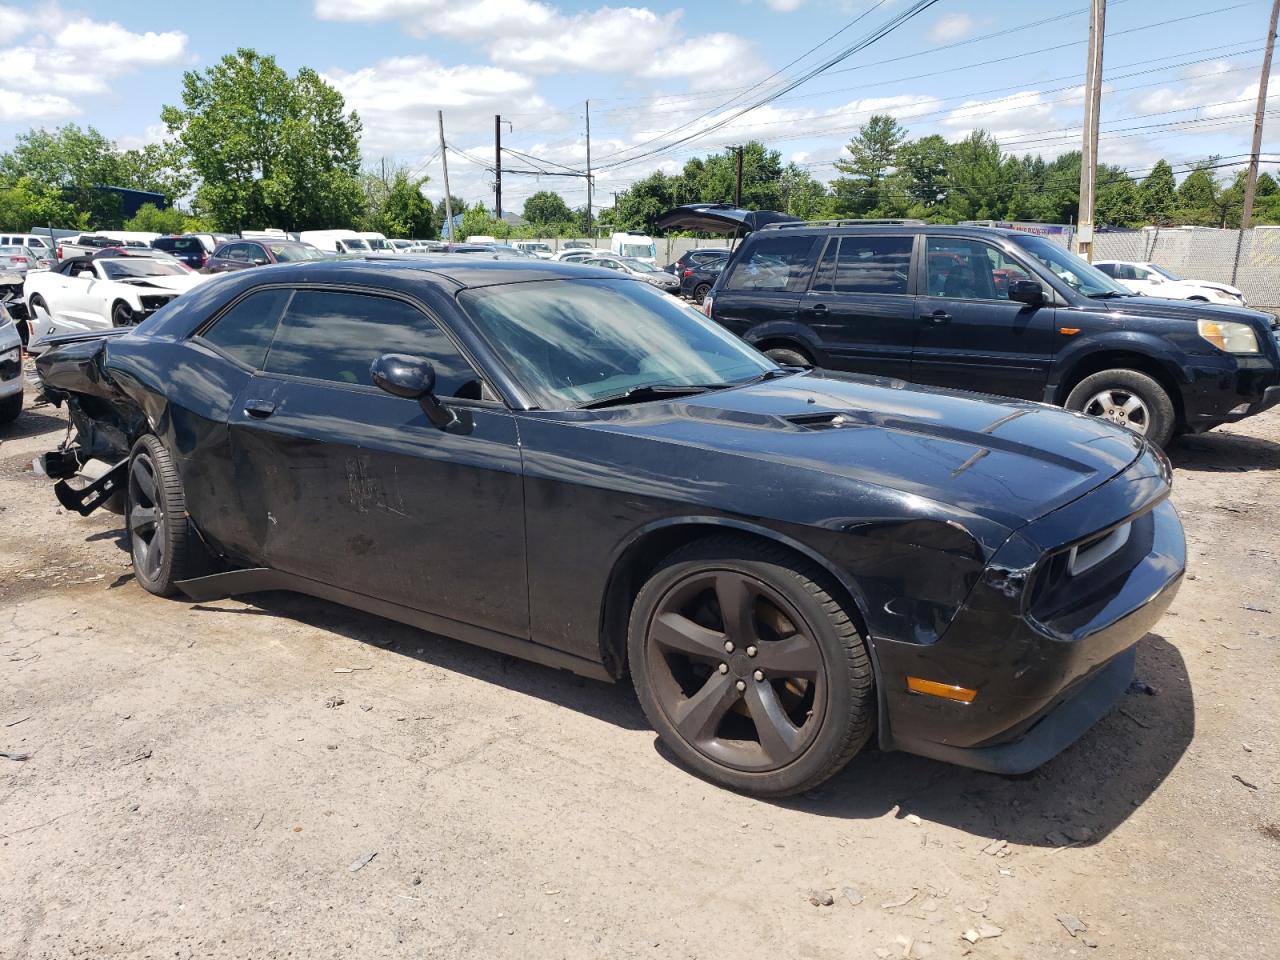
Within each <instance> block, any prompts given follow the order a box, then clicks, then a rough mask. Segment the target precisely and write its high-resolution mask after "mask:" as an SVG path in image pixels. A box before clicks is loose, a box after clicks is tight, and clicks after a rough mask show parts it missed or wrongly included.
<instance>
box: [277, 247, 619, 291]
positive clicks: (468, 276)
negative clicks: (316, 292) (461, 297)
mask: <svg viewBox="0 0 1280 960" xmlns="http://www.w3.org/2000/svg"><path fill="white" fill-rule="evenodd" d="M281 266H283V265H278V266H275V267H272V268H271V271H272V273H271V276H272V277H275V278H282V277H283V276H284V273H283V272H282V271H281ZM287 268H288V273H289V275H290V277H291V281H290V282H292V281H296V282H314V283H361V284H370V285H373V284H376V282H377V280H378V278H379V277H386V276H387V275H388V274H389V273H390V274H394V275H395V276H396V277H398V278H400V279H401V280H404V279H409V278H412V279H419V278H420V279H421V280H423V281H425V282H428V283H434V284H438V285H441V286H448V287H449V288H450V289H451V290H453V291H457V290H463V289H468V288H471V287H490V286H495V285H497V284H503V283H529V282H531V281H535V280H563V279H569V278H573V279H578V280H583V279H591V278H595V279H600V280H617V279H618V274H617V273H616V272H614V271H612V270H595V269H592V268H590V267H584V266H581V265H580V264H567V263H557V262H556V261H554V260H531V259H524V258H523V257H522V258H520V259H518V260H516V259H512V260H490V259H488V258H487V257H481V258H477V259H468V258H466V257H453V256H449V255H448V254H442V255H439V256H433V255H430V254H427V255H423V256H420V257H406V256H403V255H385V256H379V255H374V256H368V257H353V258H350V259H345V260H310V261H307V262H300V263H295V264H288V265H287ZM262 272H263V273H266V272H267V271H262ZM628 282H630V281H628Z"/></svg>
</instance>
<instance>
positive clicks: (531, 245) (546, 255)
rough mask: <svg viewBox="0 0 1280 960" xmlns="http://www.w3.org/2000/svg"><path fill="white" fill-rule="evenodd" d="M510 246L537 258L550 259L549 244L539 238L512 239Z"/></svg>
mask: <svg viewBox="0 0 1280 960" xmlns="http://www.w3.org/2000/svg"><path fill="white" fill-rule="evenodd" d="M511 246H513V247H515V248H516V249H517V250H519V251H520V252H521V253H527V254H530V255H532V256H535V257H537V258H538V259H539V260H550V259H551V253H552V251H551V245H550V244H547V243H543V242H542V241H541V240H512V241H511Z"/></svg>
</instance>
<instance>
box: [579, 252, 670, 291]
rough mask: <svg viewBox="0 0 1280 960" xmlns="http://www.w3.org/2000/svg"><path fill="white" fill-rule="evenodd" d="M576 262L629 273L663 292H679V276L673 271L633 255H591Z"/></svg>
mask: <svg viewBox="0 0 1280 960" xmlns="http://www.w3.org/2000/svg"><path fill="white" fill-rule="evenodd" d="M578 262H579V263H581V264H582V265H583V266H587V267H603V268H604V269H606V270H617V271H619V272H620V273H627V274H630V275H631V276H633V277H638V278H639V279H641V280H645V281H647V282H649V283H652V284H653V285H654V286H655V287H658V288H660V289H661V290H662V291H663V292H664V293H672V294H679V293H680V278H679V277H677V276H676V275H675V274H673V273H667V271H665V270H659V269H658V268H657V267H655V266H654V265H653V264H651V263H645V262H644V261H643V260H637V259H635V257H591V258H590V259H587V260H579V261H578Z"/></svg>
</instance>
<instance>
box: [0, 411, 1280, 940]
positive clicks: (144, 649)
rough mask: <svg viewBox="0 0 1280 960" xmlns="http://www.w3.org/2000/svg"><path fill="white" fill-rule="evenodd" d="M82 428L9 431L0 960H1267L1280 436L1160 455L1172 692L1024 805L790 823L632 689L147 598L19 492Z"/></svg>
mask: <svg viewBox="0 0 1280 960" xmlns="http://www.w3.org/2000/svg"><path fill="white" fill-rule="evenodd" d="M29 400H30V397H29V396H28V401H29ZM63 429H64V422H63V420H62V418H61V417H60V416H59V415H58V414H57V411H53V410H50V409H49V408H43V409H40V410H28V411H27V412H26V413H24V414H23V417H22V419H21V420H19V421H18V424H17V426H16V429H13V430H11V431H10V432H9V433H7V434H3V435H0V436H3V437H4V439H3V440H0V529H2V530H3V535H0V623H2V624H3V626H2V627H0V657H2V658H3V659H2V660H0V664H2V665H3V673H2V674H0V676H2V677H3V686H2V687H0V751H8V752H25V753H30V755H31V756H30V759H29V760H26V761H25V762H17V761H12V760H7V759H2V758H0V957H5V958H37V957H41V958H63V957H91V958H102V957H155V958H160V957H166V958H174V957H178V958H186V957H245V958H268V957H286V956H288V957H306V958H328V957H342V958H349V957H415V958H416V957H433V958H434V957H484V958H494V957H521V958H526V957H538V958H542V957H574V958H577V957H583V958H603V957H609V958H614V957H617V958H630V957H662V958H668V957H670V958H694V957H697V958H725V957H733V958H738V960H745V958H754V957H768V958H802V957H803V958H859V957H866V958H876V957H890V956H892V957H906V956H912V957H917V958H921V957H937V958H946V957H960V956H965V955H971V956H973V957H978V958H981V957H993V958H994V957H1004V958H1054V957H1068V956H1077V957H1097V958H1103V957H1106V958H1126V957H1134V958H1148V957H1172V958H1183V957H1196V958H1210V957H1211V958H1218V957H1231V958H1244V957H1263V956H1274V955H1275V954H1274V945H1275V944H1276V943H1277V942H1280V892H1278V891H1280V804H1278V803H1277V797H1278V796H1280V719H1278V718H1280V684H1277V677H1278V676H1280V669H1278V668H1280V656H1278V655H1277V646H1278V643H1280V572H1278V570H1280V473H1278V472H1277V471H1278V470H1280V413H1272V414H1270V415H1268V416H1266V417H1264V418H1260V419H1256V420H1253V421H1250V422H1248V423H1246V424H1244V425H1241V426H1238V427H1234V428H1231V429H1229V430H1222V431H1218V432H1217V433H1214V434H1211V435H1209V436H1205V437H1199V438H1194V439H1191V440H1188V441H1186V442H1184V443H1183V444H1182V445H1181V446H1180V447H1178V449H1177V450H1176V451H1175V461H1176V463H1177V466H1178V470H1177V490H1176V494H1175V499H1176V502H1177V505H1178V507H1179V509H1180V510H1181V511H1182V516H1183V518H1184V520H1185V522H1186V525H1187V534H1188V539H1189V546H1190V552H1191V558H1192V560H1191V575H1190V579H1189V580H1188V582H1187V583H1186V584H1185V586H1184V588H1183V590H1182V592H1181V594H1180V595H1179V597H1178V599H1177V601H1176V603H1175V605H1174V607H1173V610H1172V611H1171V612H1170V613H1169V615H1168V616H1167V617H1166V618H1165V619H1164V620H1163V621H1162V622H1161V623H1160V624H1159V626H1158V631H1159V633H1158V634H1152V635H1150V636H1148V637H1147V638H1146V639H1145V640H1144V641H1143V642H1142V645H1141V647H1140V654H1139V672H1140V676H1141V678H1142V679H1143V680H1144V681H1146V682H1147V683H1148V684H1150V685H1151V686H1152V687H1153V688H1154V691H1155V692H1154V694H1153V695H1146V694H1142V693H1135V694H1131V695H1129V696H1128V697H1126V699H1125V702H1124V703H1123V704H1122V706H1121V709H1119V710H1117V711H1114V712H1113V713H1112V714H1111V715H1110V716H1108V717H1107V718H1106V719H1105V720H1103V722H1102V723H1100V724H1099V725H1098V726H1097V727H1096V728H1095V729H1094V730H1093V731H1092V732H1090V733H1089V734H1088V735H1087V736H1086V737H1085V738H1084V739H1083V740H1082V741H1081V742H1080V743H1078V744H1077V745H1076V746H1074V747H1073V748H1072V749H1070V750H1068V751H1067V752H1066V753H1065V754H1064V755H1063V756H1061V757H1059V758H1058V759H1057V760H1055V761H1054V762H1052V763H1050V764H1049V765H1048V766H1046V767H1044V768H1043V769H1041V770H1040V771H1038V772H1037V773H1035V774H1033V775H1031V776H1029V777H1027V778H1023V779H1018V780H1008V779H1001V778H997V777H992V776H988V775H984V774H978V773H973V772H970V771H966V770H961V769H957V768H954V767H950V766H946V765H943V764H939V763H935V762H932V761H928V760H923V759H917V758H913V757H909V756H903V755H896V754H893V755H881V754H878V753H876V752H874V751H872V752H869V753H867V754H865V755H863V756H862V757H860V758H859V759H857V760H855V761H854V763H853V764H852V765H851V766H850V767H849V768H848V769H847V770H846V771H845V772H844V773H843V774H842V775H841V776H839V777H838V778H837V779H836V780H834V781H833V782H831V783H829V784H828V785H826V786H825V787H823V788H822V789H821V790H819V791H818V792H817V793H816V794H814V795H812V796H808V797H805V798H803V799H800V800H797V801H795V802H788V803H762V802H757V801H754V800H750V799H747V798H744V797H740V796H735V795H733V794H731V793H726V792H724V791H722V790H718V789H715V788H713V787H711V786H708V785H707V784H705V783H702V782H700V781H699V780H697V779H695V778H693V777H691V776H689V775H687V774H686V773H684V772H682V771H681V770H680V769H679V768H678V767H676V766H674V765H673V763H672V762H671V761H670V759H669V758H668V756H667V755H666V754H665V752H664V751H663V750H662V748H661V747H659V746H658V745H657V743H656V741H655V737H654V735H653V734H652V733H651V732H650V730H649V729H648V727H647V726H646V724H645V721H644V718H643V717H642V716H641V713H640V710H639V708H638V706H637V704H636V700H635V697H634V695H633V694H632V692H631V691H630V689H629V688H628V687H625V686H609V685H605V684H597V683H594V682H589V681H584V680H580V679H577V678H574V677H572V676H570V675H568V674H564V673H559V672H556V671H552V670H548V669H544V668H541V667H537V666H533V665H531V664H527V663H523V662H519V661H515V660H511V659H507V658H504V657H502V656H498V655H496V654H492V653H489V652H486V651H482V650H477V649H474V648H471V647H467V646H465V645H463V644H460V643H456V642H454V641H451V640H444V639H440V638H436V637H432V636H429V635H426V634H423V633H420V632H418V631H415V630H411V629H408V628H405V627H402V626H398V625H396V624H392V623H388V622H386V621H382V620H379V619H377V618H375V617H369V616H365V615H362V614H357V613H353V612H350V611H347V610H344V609H342V608H339V607H335V606H332V605H329V604H325V603H322V602H319V601H313V600H309V599H305V598H299V597H292V596H283V595H263V596H260V597H255V598H252V599H253V602H252V603H242V602H239V601H227V602H219V603H215V604H207V605H201V604H197V605H193V604H190V603H183V602H176V601H165V600H158V599H156V598H154V597H151V596H149V595H148V594H146V593H144V592H143V591H142V590H141V589H139V588H138V587H137V585H136V584H135V583H134V582H133V580H132V577H131V574H130V569H129V563H128V555H127V552H126V547H125V541H124V538H123V531H122V530H121V529H120V524H119V520H118V518H116V517H113V516H109V515H96V516H93V517H90V518H88V519H80V518H77V517H75V516H68V515H64V514H62V513H61V511H60V510H59V509H58V508H57V505H56V503H55V501H54V500H53V497H52V493H51V491H50V490H49V488H48V486H47V484H46V483H45V482H43V481H41V480H40V479H39V478H37V477H36V476H34V475H33V474H32V472H31V469H30V465H29V463H30V459H31V457H32V456H33V455H34V454H36V453H38V452H40V451H42V450H45V449H48V448H49V447H51V446H52V445H53V444H54V443H55V442H56V440H57V439H58V437H59V435H60V434H61V432H62V431H63ZM1272 611H1275V612H1272ZM993 841H1004V842H1005V843H1006V844H1007V845H1006V846H1003V847H1001V846H1000V844H999V843H993ZM997 848H998V849H997ZM988 851H990V852H988ZM370 855H373V859H372V860H369V861H368V862H367V863H365V864H364V865H363V866H360V864H361V863H362V862H363V861H364V860H365V859H366V858H368V857H369V856H370ZM811 891H816V892H817V893H818V894H819V895H820V894H823V893H829V894H831V895H832V896H833V898H834V903H833V904H832V905H829V906H823V905H820V903H819V905H815V904H813V903H811V902H810V899H809V898H810V893H811ZM817 899H818V900H819V901H821V899H822V898H821V896H819V897H818V898H817ZM1077 921H1078V924H1079V928H1078V929H1077V933H1076V936H1074V937H1073V936H1072V935H1071V934H1070V933H1069V932H1068V929H1067V927H1068V926H1075V924H1076V922H1077ZM969 930H972V931H974V932H975V934H976V933H984V934H988V935H990V936H988V937H986V938H984V939H981V940H979V941H978V942H977V943H976V944H972V945H971V944H970V943H968V942H967V941H966V940H964V939H962V935H963V934H964V933H965V932H966V931H969ZM997 934H998V935H997Z"/></svg>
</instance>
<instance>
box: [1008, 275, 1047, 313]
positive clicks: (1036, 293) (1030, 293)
mask: <svg viewBox="0 0 1280 960" xmlns="http://www.w3.org/2000/svg"><path fill="white" fill-rule="evenodd" d="M1009 299H1010V300H1016V301H1018V303H1025V304H1027V305H1028V306H1032V307H1038V306H1040V304H1042V303H1044V287H1042V286H1041V285H1040V281H1039V280H1010V281H1009Z"/></svg>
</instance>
